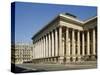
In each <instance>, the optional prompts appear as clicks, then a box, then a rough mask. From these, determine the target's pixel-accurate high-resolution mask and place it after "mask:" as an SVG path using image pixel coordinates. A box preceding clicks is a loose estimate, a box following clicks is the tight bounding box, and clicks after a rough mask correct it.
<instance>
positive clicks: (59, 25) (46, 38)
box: [32, 14, 97, 63]
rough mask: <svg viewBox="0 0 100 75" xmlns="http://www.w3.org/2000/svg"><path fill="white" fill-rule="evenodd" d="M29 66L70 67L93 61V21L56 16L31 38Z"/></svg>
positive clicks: (95, 35) (94, 44)
mask: <svg viewBox="0 0 100 75" xmlns="http://www.w3.org/2000/svg"><path fill="white" fill-rule="evenodd" d="M32 40H33V63H70V62H84V61H94V60H96V59H97V17H93V18H91V19H88V20H86V21H80V20H78V19H77V17H74V16H72V15H68V14H60V15H58V16H57V17H55V18H54V19H53V20H52V21H51V22H50V23H48V24H47V25H46V26H45V27H43V28H42V29H41V30H40V31H38V32H37V33H36V34H35V35H34V36H33V37H32Z"/></svg>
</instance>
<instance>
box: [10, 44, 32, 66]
mask: <svg viewBox="0 0 100 75" xmlns="http://www.w3.org/2000/svg"><path fill="white" fill-rule="evenodd" d="M32 53H33V45H32V44H26V43H15V44H12V47H11V62H12V63H14V64H22V63H29V62H31V61H32V56H33V54H32Z"/></svg>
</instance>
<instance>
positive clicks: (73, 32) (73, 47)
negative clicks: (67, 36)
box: [72, 30, 76, 62]
mask: <svg viewBox="0 0 100 75" xmlns="http://www.w3.org/2000/svg"><path fill="white" fill-rule="evenodd" d="M75 54H76V53H75V31H74V30H72V56H73V61H74V62H75V59H76V57H75Z"/></svg>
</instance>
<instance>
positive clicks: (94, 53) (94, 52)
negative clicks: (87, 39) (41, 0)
mask: <svg viewBox="0 0 100 75" xmlns="http://www.w3.org/2000/svg"><path fill="white" fill-rule="evenodd" d="M95 43H96V42H95V29H93V55H96V51H95V50H96V46H95Z"/></svg>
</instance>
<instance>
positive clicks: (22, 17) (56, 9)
mask: <svg viewBox="0 0 100 75" xmlns="http://www.w3.org/2000/svg"><path fill="white" fill-rule="evenodd" d="M15 4H16V5H15V42H25V43H27V42H32V39H31V38H32V37H33V35H34V34H35V33H36V32H37V31H39V30H40V29H41V28H42V27H44V26H45V25H46V24H47V23H48V22H50V21H51V20H52V19H53V18H54V17H55V16H57V15H58V14H60V13H66V12H67V13H71V14H73V15H75V16H77V19H79V20H86V19H89V18H91V17H93V16H97V7H93V6H76V5H57V4H56V5H55V4H40V3H27V2H16V3H15Z"/></svg>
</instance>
